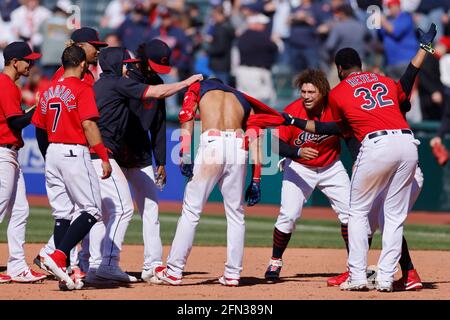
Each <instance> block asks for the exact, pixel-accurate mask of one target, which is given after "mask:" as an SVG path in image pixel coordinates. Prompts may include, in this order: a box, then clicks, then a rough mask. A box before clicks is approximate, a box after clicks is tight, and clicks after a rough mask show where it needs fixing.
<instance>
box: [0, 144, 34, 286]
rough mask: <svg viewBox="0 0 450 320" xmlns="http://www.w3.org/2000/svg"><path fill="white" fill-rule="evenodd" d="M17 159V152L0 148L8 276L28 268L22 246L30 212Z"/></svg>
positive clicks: (0, 210)
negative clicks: (6, 222) (6, 219)
mask: <svg viewBox="0 0 450 320" xmlns="http://www.w3.org/2000/svg"><path fill="white" fill-rule="evenodd" d="M17 156H18V152H17V151H13V150H11V149H8V148H5V147H0V172H1V174H0V223H1V222H2V221H3V219H4V218H5V217H7V218H9V223H8V229H7V239H8V250H9V258H8V264H7V274H8V275H9V276H11V277H13V276H16V275H18V274H20V273H21V272H23V271H25V270H27V269H28V265H27V263H26V260H25V251H24V247H23V246H24V244H25V231H26V226H27V220H28V215H29V212H30V209H29V206H28V200H27V197H26V191H25V181H24V179H23V174H22V170H21V169H20V165H19V162H18V160H17Z"/></svg>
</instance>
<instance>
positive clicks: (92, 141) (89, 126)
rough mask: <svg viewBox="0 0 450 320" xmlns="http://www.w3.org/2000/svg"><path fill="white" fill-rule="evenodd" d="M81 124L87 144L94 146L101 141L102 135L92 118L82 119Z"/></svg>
mask: <svg viewBox="0 0 450 320" xmlns="http://www.w3.org/2000/svg"><path fill="white" fill-rule="evenodd" d="M81 125H82V126H83V130H84V135H85V136H86V140H87V142H88V143H89V145H90V146H91V147H92V146H95V145H97V144H99V143H103V141H102V136H101V134H100V130H99V129H98V126H97V124H96V123H95V121H92V120H84V121H83V122H82V123H81Z"/></svg>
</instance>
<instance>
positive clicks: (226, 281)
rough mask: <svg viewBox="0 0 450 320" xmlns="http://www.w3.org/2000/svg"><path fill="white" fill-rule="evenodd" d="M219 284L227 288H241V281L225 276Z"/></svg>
mask: <svg viewBox="0 0 450 320" xmlns="http://www.w3.org/2000/svg"><path fill="white" fill-rule="evenodd" d="M219 283H220V284H221V285H223V286H226V287H237V286H239V279H233V278H225V276H221V277H220V278H219Z"/></svg>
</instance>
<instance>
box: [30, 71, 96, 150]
mask: <svg viewBox="0 0 450 320" xmlns="http://www.w3.org/2000/svg"><path fill="white" fill-rule="evenodd" d="M98 117H99V113H98V110H97V105H96V104H95V95H94V90H93V89H92V87H91V86H89V85H87V84H86V83H84V82H83V81H81V80H80V79H78V78H76V77H68V78H62V79H59V80H54V81H52V82H51V84H50V85H49V86H48V87H47V89H45V90H43V91H42V92H40V96H39V102H38V105H37V106H36V111H35V113H34V115H33V118H32V120H31V122H32V123H33V124H34V125H35V126H36V127H38V128H41V129H44V130H46V131H47V134H48V141H49V142H50V143H66V144H81V145H87V141H86V137H85V135H84V130H83V127H82V125H81V123H82V122H83V121H84V120H88V119H89V120H97V119H98Z"/></svg>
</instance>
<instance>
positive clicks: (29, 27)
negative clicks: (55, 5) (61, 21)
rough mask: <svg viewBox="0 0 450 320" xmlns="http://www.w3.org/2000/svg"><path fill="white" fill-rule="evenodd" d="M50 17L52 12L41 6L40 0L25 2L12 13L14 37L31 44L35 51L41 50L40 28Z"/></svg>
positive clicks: (26, 0) (27, 0)
mask: <svg viewBox="0 0 450 320" xmlns="http://www.w3.org/2000/svg"><path fill="white" fill-rule="evenodd" d="M50 15H51V12H50V10H48V9H47V8H45V7H44V6H41V5H40V1H39V0H24V1H23V5H21V6H20V7H18V8H17V9H15V10H14V11H13V12H11V28H12V32H13V34H14V36H15V37H16V38H19V39H21V40H23V41H27V42H29V44H30V45H31V46H33V47H34V50H39V48H40V46H41V44H42V34H41V33H40V32H39V27H40V26H41V24H42V23H43V22H44V21H45V20H47V19H48V18H49V17H50Z"/></svg>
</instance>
